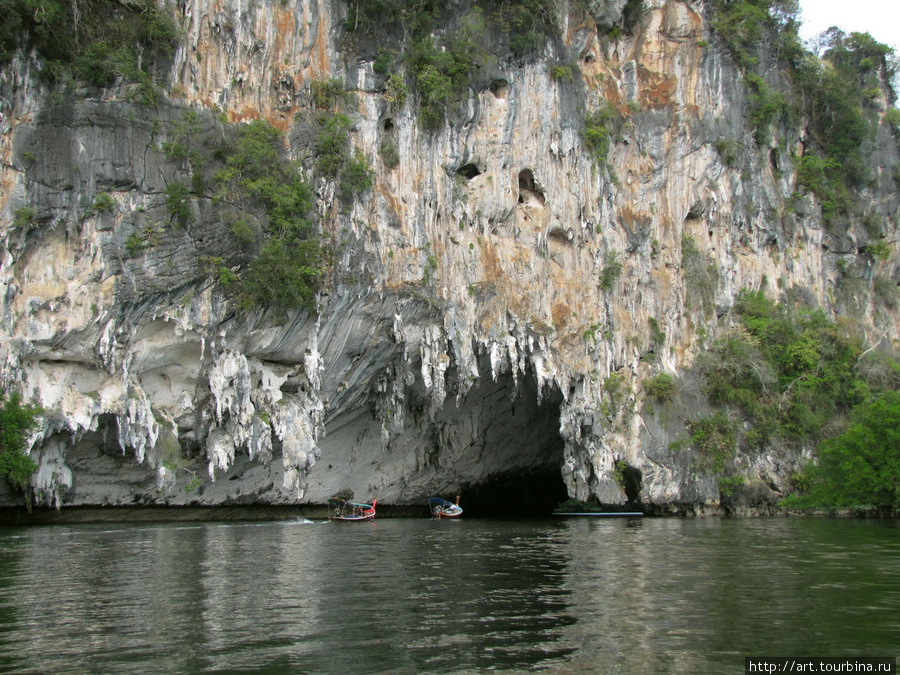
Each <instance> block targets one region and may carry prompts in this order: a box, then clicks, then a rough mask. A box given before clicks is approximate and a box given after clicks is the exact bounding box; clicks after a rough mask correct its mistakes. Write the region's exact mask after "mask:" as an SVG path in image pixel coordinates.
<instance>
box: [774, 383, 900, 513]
mask: <svg viewBox="0 0 900 675" xmlns="http://www.w3.org/2000/svg"><path fill="white" fill-rule="evenodd" d="M852 419H853V422H852V424H851V425H850V427H849V428H848V429H847V430H846V431H845V432H844V433H843V434H841V435H840V436H837V437H835V438H831V439H828V440H827V441H824V442H823V443H822V444H821V446H820V448H819V453H818V461H817V463H816V464H814V465H812V466H810V467H808V469H807V470H806V471H805V472H804V474H803V476H802V478H801V480H802V482H803V483H805V484H806V487H807V488H808V489H807V490H806V493H805V494H803V495H801V496H798V497H792V498H788V499H786V500H785V505H786V506H801V507H809V506H826V507H859V506H874V507H877V508H878V509H880V510H883V511H890V512H891V513H893V514H894V515H896V514H897V509H898V507H900V392H897V391H886V392H884V393H883V394H881V396H879V397H878V398H876V399H875V400H873V401H872V402H870V403H866V404H862V405H859V406H857V407H856V408H854V410H853V413H852Z"/></svg>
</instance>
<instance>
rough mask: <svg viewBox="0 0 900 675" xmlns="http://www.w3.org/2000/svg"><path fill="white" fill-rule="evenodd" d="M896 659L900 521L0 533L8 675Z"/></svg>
mask: <svg viewBox="0 0 900 675" xmlns="http://www.w3.org/2000/svg"><path fill="white" fill-rule="evenodd" d="M898 645H900V530H898V529H897V527H896V525H895V524H893V523H890V522H879V521H856V520H826V519H811V520H801V519H771V520H770V519H747V520H743V519H702V520H680V519H650V518H644V519H611V520H610V519H593V518H592V519H574V518H560V519H555V520H536V521H491V520H472V519H470V520H465V519H462V520H458V521H433V520H430V519H428V518H427V517H426V518H423V519H421V520H419V519H391V520H376V521H375V522H373V523H352V524H339V523H328V522H309V521H303V520H297V521H288V522H274V523H273V522H266V523H202V524H196V525H184V524H162V525H139V526H126V525H116V526H110V525H103V526H89V525H77V526H61V525H59V526H49V527H34V528H19V529H12V528H8V529H0V672H3V673H149V672H157V673H161V672H170V673H207V672H219V673H226V672H233V673H352V674H359V673H461V672H483V671H486V670H492V671H510V672H523V671H526V672H527V671H541V670H544V671H548V672H559V673H595V672H601V673H728V672H732V673H740V672H743V658H744V656H854V655H855V656H897V655H898V652H900V649H898Z"/></svg>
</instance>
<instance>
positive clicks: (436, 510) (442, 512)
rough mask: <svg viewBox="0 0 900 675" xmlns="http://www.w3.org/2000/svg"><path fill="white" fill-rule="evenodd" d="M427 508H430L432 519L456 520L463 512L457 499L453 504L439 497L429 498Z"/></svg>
mask: <svg viewBox="0 0 900 675" xmlns="http://www.w3.org/2000/svg"><path fill="white" fill-rule="evenodd" d="M428 506H429V507H430V508H431V515H432V517H434V518H458V517H459V516H461V515H462V512H463V510H462V507H461V506H460V505H459V497H457V498H456V503H455V504H454V503H453V502H449V501H447V500H446V499H442V498H441V497H429V498H428Z"/></svg>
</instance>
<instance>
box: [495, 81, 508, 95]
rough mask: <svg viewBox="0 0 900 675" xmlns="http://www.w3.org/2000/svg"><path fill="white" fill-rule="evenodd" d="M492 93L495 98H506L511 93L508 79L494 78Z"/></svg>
mask: <svg viewBox="0 0 900 675" xmlns="http://www.w3.org/2000/svg"><path fill="white" fill-rule="evenodd" d="M491 93H492V94H493V95H494V98H506V96H507V94H508V93H509V82H507V81H506V80H494V81H493V82H491Z"/></svg>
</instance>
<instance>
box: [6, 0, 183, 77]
mask: <svg viewBox="0 0 900 675" xmlns="http://www.w3.org/2000/svg"><path fill="white" fill-rule="evenodd" d="M0 6H2V9H3V14H4V20H3V22H2V24H0V65H4V64H5V63H6V62H8V60H9V59H10V57H11V56H12V53H13V52H14V51H15V49H17V48H27V49H33V50H34V51H35V52H36V54H37V55H38V57H39V58H40V59H41V61H42V62H43V64H44V69H43V72H44V74H45V75H46V76H47V77H49V78H50V79H51V80H55V81H63V80H66V79H68V78H74V79H76V80H80V81H83V82H85V83H87V84H90V85H94V86H107V85H109V84H111V83H112V82H113V81H114V80H115V79H117V78H119V77H123V78H124V79H125V80H126V81H129V82H140V83H142V84H146V85H148V86H151V85H150V75H149V72H148V71H147V70H146V69H147V68H149V67H150V66H151V65H152V63H153V58H155V57H161V58H167V57H168V56H170V55H171V53H172V52H173V51H174V48H175V43H176V39H177V30H176V27H175V25H174V23H173V22H172V20H171V19H170V18H169V17H168V16H167V14H166V13H165V12H163V11H161V10H160V8H159V7H158V6H157V4H156V3H155V2H153V0H134V1H133V2H127V3H124V2H115V1H113V0H93V1H91V2H78V3H71V2H66V1H64V0H3V2H2V5H0Z"/></svg>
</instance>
